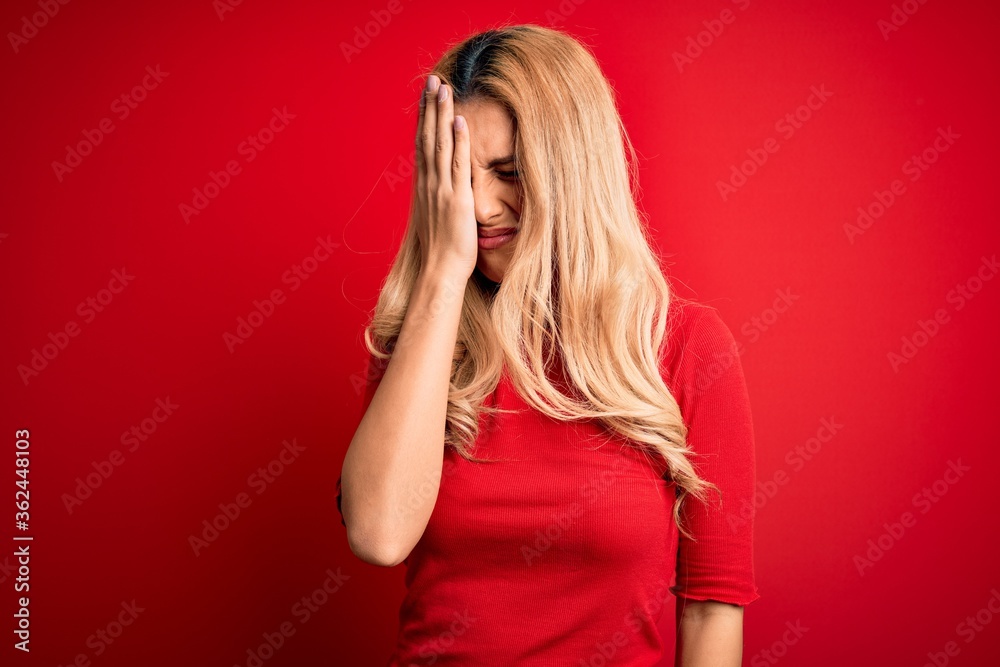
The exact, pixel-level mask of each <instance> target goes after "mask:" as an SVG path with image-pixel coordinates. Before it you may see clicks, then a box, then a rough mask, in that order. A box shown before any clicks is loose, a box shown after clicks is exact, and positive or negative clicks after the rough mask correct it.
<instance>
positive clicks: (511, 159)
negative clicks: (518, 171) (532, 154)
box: [485, 155, 515, 169]
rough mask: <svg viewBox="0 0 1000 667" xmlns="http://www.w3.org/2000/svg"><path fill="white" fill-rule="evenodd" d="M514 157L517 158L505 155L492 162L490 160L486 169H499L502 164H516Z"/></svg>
mask: <svg viewBox="0 0 1000 667" xmlns="http://www.w3.org/2000/svg"><path fill="white" fill-rule="evenodd" d="M514 157H515V156H513V155H505V156H503V157H496V158H493V159H492V160H490V161H489V162H487V163H486V167H485V168H486V169H492V168H493V167H498V166H500V165H502V164H508V163H510V162H514V161H515V160H514Z"/></svg>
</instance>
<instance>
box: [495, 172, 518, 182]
mask: <svg viewBox="0 0 1000 667" xmlns="http://www.w3.org/2000/svg"><path fill="white" fill-rule="evenodd" d="M497 175H498V176H500V178H505V179H511V180H513V179H515V178H517V177H518V173H517V172H516V171H499V170H498V171H497Z"/></svg>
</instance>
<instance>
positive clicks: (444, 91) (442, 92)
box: [438, 85, 448, 102]
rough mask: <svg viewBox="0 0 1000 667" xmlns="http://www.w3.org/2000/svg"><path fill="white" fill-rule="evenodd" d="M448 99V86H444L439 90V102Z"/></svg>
mask: <svg viewBox="0 0 1000 667" xmlns="http://www.w3.org/2000/svg"><path fill="white" fill-rule="evenodd" d="M446 97H448V86H446V85H442V86H441V87H440V88H438V102H444V100H445V98H446Z"/></svg>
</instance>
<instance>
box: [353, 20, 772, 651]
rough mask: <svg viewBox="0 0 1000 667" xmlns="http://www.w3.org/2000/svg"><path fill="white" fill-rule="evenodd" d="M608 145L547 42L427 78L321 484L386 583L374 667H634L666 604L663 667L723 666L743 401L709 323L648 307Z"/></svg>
mask: <svg viewBox="0 0 1000 667" xmlns="http://www.w3.org/2000/svg"><path fill="white" fill-rule="evenodd" d="M626 146H627V147H628V149H629V151H630V152H629V155H630V156H631V158H632V160H633V161H634V160H635V155H634V152H633V151H632V148H631V144H630V142H629V140H628V136H627V134H626V133H625V131H624V127H623V126H622V124H621V120H620V118H619V116H618V113H617V110H616V108H615V104H614V99H613V95H612V91H611V88H610V86H609V84H608V82H607V80H606V79H605V78H604V76H603V75H602V73H601V71H600V68H599V66H598V64H597V62H596V60H595V59H594V58H593V56H592V55H591V54H590V52H589V51H588V50H587V49H586V48H585V47H584V46H582V45H581V44H580V43H579V42H577V41H575V40H574V39H572V38H571V37H569V36H567V35H565V34H563V33H560V32H558V31H555V30H551V29H547V28H543V27H539V26H533V25H524V26H513V27H507V28H503V29H499V30H490V31H487V32H484V33H481V34H477V35H475V36H473V37H471V38H469V39H467V40H466V41H464V42H462V43H460V44H458V45H456V46H454V47H453V48H451V49H450V50H449V51H448V52H447V53H446V54H445V55H444V56H443V57H442V58H441V60H440V62H439V63H438V64H437V65H436V66H435V67H434V69H433V74H431V75H430V76H429V77H428V78H427V87H426V90H424V92H423V93H422V96H421V99H420V114H419V121H418V128H417V137H416V177H415V179H414V190H413V195H412V206H411V213H410V220H409V227H408V229H407V234H406V237H405V239H404V240H403V243H402V247H401V249H400V251H399V254H398V256H397V257H396V260H395V262H394V264H393V266H392V269H391V271H390V273H389V276H388V278H387V279H386V282H385V284H384V286H383V288H382V291H381V294H380V297H379V300H378V304H377V306H376V310H375V314H374V317H373V320H372V322H371V324H370V325H369V327H368V328H367V329H366V330H365V340H366V344H367V347H368V350H369V353H370V366H369V370H370V373H369V382H368V385H367V389H366V391H365V395H364V402H363V406H364V415H363V417H362V419H361V422H360V424H359V426H358V428H357V431H356V432H355V435H354V438H353V440H352V442H351V444H350V447H349V449H348V451H347V454H346V457H345V460H344V466H343V472H342V477H341V480H338V508H339V509H340V510H341V513H342V522H343V524H344V525H345V526H346V527H347V534H348V542H349V544H350V547H351V550H352V551H353V552H354V553H355V554H356V555H357V556H358V557H359V558H361V559H362V560H364V561H366V562H369V563H374V564H378V565H384V566H394V565H397V564H399V563H401V562H402V563H405V564H406V566H407V571H406V584H407V589H408V592H407V596H406V599H405V601H404V602H403V605H402V608H401V610H400V623H401V627H400V635H399V641H398V645H397V647H396V652H395V653H394V655H393V656H392V659H391V662H390V664H391V665H401V666H403V665H405V666H408V665H430V664H435V665H464V666H468V665H545V666H549V665H574V666H576V665H585V666H591V665H594V666H597V665H605V664H607V665H611V664H614V665H642V666H646V665H655V664H659V661H660V658H661V656H662V654H663V652H664V646H663V643H664V638H663V637H661V635H660V633H659V631H658V629H657V621H658V619H659V618H660V616H661V614H662V611H663V608H664V603H665V602H666V601H668V600H669V599H670V595H671V593H672V594H674V595H676V603H677V636H676V639H677V641H676V646H677V664H679V665H685V666H687V667H691V666H697V665H713V666H718V665H734V666H735V665H739V664H740V660H741V653H742V622H743V606H745V605H747V604H749V603H750V602H752V601H753V600H755V599H757V598H758V597H759V596H758V594H757V589H756V586H755V585H754V578H753V566H752V557H751V536H752V517H747V516H745V514H740V509H741V507H742V506H744V502H745V501H748V500H750V499H751V498H752V493H753V483H754V480H753V472H754V464H753V427H752V423H751V416H750V407H749V403H748V399H747V392H746V386H745V383H744V378H743V374H742V370H741V367H740V363H739V359H738V354H737V353H736V352H735V351H734V346H735V341H734V339H733V336H732V334H731V333H730V331H729V329H728V328H727V327H726V325H725V324H724V323H723V322H722V320H721V319H720V318H719V316H718V314H717V313H716V312H715V311H714V310H712V309H710V308H707V307H704V306H699V305H697V304H694V303H690V302H682V301H680V300H679V299H678V298H676V297H674V296H673V295H672V294H671V291H670V289H669V286H668V284H667V281H666V279H665V278H664V275H663V272H662V270H661V268H660V266H659V264H658V262H657V260H656V256H655V255H654V253H653V251H652V250H651V248H650V243H649V241H648V238H647V237H646V235H645V231H644V229H643V224H642V222H641V221H640V218H639V214H638V212H637V210H636V206H635V203H634V199H633V196H632V193H631V189H630V175H631V174H632V172H630V166H629V165H630V163H628V162H627V161H626V153H625V147H626ZM341 485H342V486H341ZM675 574H676V580H675V582H674V585H673V586H671V585H670V584H671V581H672V579H673V576H674V575H675ZM666 639H667V640H669V639H670V638H669V637H668V638H666Z"/></svg>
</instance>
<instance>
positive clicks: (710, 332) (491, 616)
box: [337, 300, 760, 667]
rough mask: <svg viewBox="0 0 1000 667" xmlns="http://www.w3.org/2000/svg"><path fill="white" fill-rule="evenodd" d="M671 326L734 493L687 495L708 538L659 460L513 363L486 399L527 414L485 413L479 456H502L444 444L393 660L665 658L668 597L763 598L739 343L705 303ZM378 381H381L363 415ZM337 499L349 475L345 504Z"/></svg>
mask: <svg viewBox="0 0 1000 667" xmlns="http://www.w3.org/2000/svg"><path fill="white" fill-rule="evenodd" d="M668 330H669V331H670V333H669V338H668V340H669V343H668V345H667V347H666V349H665V351H664V354H663V357H662V359H661V374H662V376H663V378H664V382H665V383H666V385H667V386H668V387H669V388H670V390H671V393H672V394H673V396H674V397H675V398H676V399H677V401H678V404H679V405H680V409H681V414H682V416H683V418H684V421H685V424H686V425H687V426H688V429H689V430H688V436H687V442H688V444H689V446H690V447H691V448H692V450H693V451H694V452H695V456H694V457H693V459H692V460H693V463H694V465H695V467H696V470H697V471H698V474H699V476H700V477H701V478H702V479H705V480H708V481H711V482H713V483H714V484H716V485H717V486H718V487H719V489H720V491H721V493H722V498H723V503H722V505H721V506H720V503H719V502H718V496H717V495H716V494H714V493H710V495H709V496H708V499H709V501H710V502H709V503H708V504H704V503H701V502H700V501H698V500H697V499H695V498H694V497H692V496H688V498H687V500H685V502H684V506H683V507H682V514H681V516H682V521H683V522H684V525H685V526H686V527H687V529H688V530H689V532H691V533H692V534H693V535H694V536H695V538H696V541H691V540H689V539H687V538H685V537H683V536H681V535H680V534H679V532H678V530H677V526H676V524H675V522H674V520H673V516H672V511H673V504H674V502H675V501H676V490H677V487H676V485H675V484H674V483H673V482H672V481H669V480H668V479H665V478H664V477H665V473H666V471H667V466H666V463H665V461H664V460H663V459H662V457H660V456H655V457H653V456H651V455H650V454H647V453H643V452H642V451H640V450H639V449H637V448H636V447H635V446H634V445H629V444H627V442H626V441H625V440H623V439H621V438H620V437H617V436H616V437H612V433H611V432H610V431H608V430H606V429H605V428H604V427H602V426H601V425H600V424H598V423H597V422H596V421H589V422H587V421H585V422H564V421H558V420H553V419H551V418H549V417H547V416H545V415H543V414H542V413H541V412H539V411H537V410H535V409H533V408H531V407H530V406H529V405H528V404H527V403H525V402H524V400H523V399H522V398H521V397H520V396H519V395H518V394H517V392H516V391H515V389H514V387H513V384H512V383H511V381H510V379H509V377H508V376H507V374H506V372H504V374H503V375H502V376H501V379H500V382H499V384H498V386H497V388H496V391H495V392H494V393H493V394H492V395H491V396H490V397H488V398H487V399H486V402H487V404H488V405H498V406H500V407H502V408H505V409H511V410H516V411H517V413H516V414H512V413H498V414H496V415H495V416H492V417H490V416H480V433H479V437H478V439H477V440H476V443H475V449H474V451H473V454H474V455H475V456H477V457H479V458H490V459H502V460H500V461H491V462H488V463H470V462H469V461H467V460H466V459H464V458H462V457H461V456H460V455H459V454H457V453H456V452H455V451H454V449H453V448H451V447H446V448H445V452H444V462H443V467H442V476H441V483H440V489H439V492H438V496H437V501H436V503H435V506H434V510H433V512H432V514H431V517H430V520H429V522H428V524H427V527H426V529H425V530H424V534H423V536H422V537H421V539H420V541H419V542H418V543H417V545H416V546H415V547H414V548H413V550H412V551H411V552H410V554H409V556H408V557H407V559H406V560H404V561H403V563H404V564H405V565H406V568H407V569H406V574H405V582H406V587H407V594H406V597H405V600H404V601H403V603H402V606H401V608H400V612H399V620H400V630H399V636H398V642H397V646H396V650H395V653H394V654H393V656H392V658H391V659H390V662H389V667H411V665H435V666H437V667H443V666H451V665H462V666H463V667H470V666H478V665H483V666H485V665H519V666H524V665H527V666H534V665H538V666H545V667H549V666H551V665H572V666H574V667H576V666H577V665H580V666H586V667H590V666H591V665H603V664H609V665H610V664H614V665H619V666H635V667H640V666H641V667H648V666H651V665H656V664H658V663H659V661H660V658H661V657H662V656H663V652H664V647H663V640H662V638H661V636H660V634H659V631H658V628H657V622H658V620H659V618H660V616H661V614H662V611H663V609H664V607H665V605H666V604H669V603H671V594H673V595H676V596H678V597H683V598H686V599H690V600H718V601H722V602H728V603H731V604H736V605H741V606H743V605H747V604H749V603H751V602H753V601H754V600H756V599H758V598H759V597H760V596H759V595H758V592H757V587H756V585H755V583H754V572H753V560H752V526H753V516H752V512H751V511H745V509H746V508H747V507H749V508H752V502H753V497H752V496H753V492H754V438H753V424H752V421H751V415H750V403H749V398H748V395H747V389H746V384H745V380H744V376H743V370H742V366H741V365H740V360H739V348H738V347H737V346H736V343H735V340H734V338H733V335H732V333H731V332H730V330H729V329H728V327H727V326H726V325H725V323H723V321H722V320H721V318H720V317H719V315H718V313H717V312H716V311H715V310H714V309H713V308H710V307H707V306H704V305H700V304H694V303H691V302H680V301H679V300H672V301H671V306H670V308H669V310H668ZM374 361H375V360H374V358H370V359H369V363H370V364H371V365H370V367H369V368H370V370H373V371H374V369H375V368H376V366H375V363H374ZM373 375H375V376H377V375H378V372H373V373H369V377H372V376H373ZM377 384H378V378H376V379H374V380H370V381H369V383H368V386H367V389H366V391H365V394H364V399H363V406H362V407H363V410H367V408H368V405H369V403H370V401H371V398H372V396H373V394H374V392H375V388H376V386H377ZM362 414H364V412H363V411H362ZM340 498H341V497H340V479H338V480H337V508H338V510H340ZM722 507H724V509H722ZM341 523H343V514H342V513H341ZM344 525H346V524H344Z"/></svg>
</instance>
